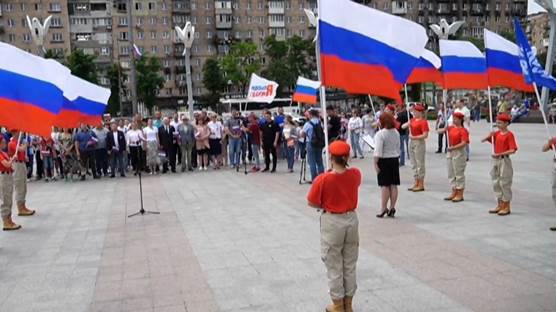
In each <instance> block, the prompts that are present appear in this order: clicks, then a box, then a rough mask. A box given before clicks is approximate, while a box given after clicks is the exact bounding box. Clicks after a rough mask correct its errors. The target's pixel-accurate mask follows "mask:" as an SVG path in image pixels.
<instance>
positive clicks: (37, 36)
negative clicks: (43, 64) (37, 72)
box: [27, 15, 52, 52]
mask: <svg viewBox="0 0 556 312" xmlns="http://www.w3.org/2000/svg"><path fill="white" fill-rule="evenodd" d="M51 19H52V15H50V16H48V17H47V18H46V19H45V20H44V23H43V24H41V21H40V20H39V19H38V18H36V17H33V19H31V18H30V17H29V15H27V26H29V30H30V31H31V37H32V38H33V41H34V42H35V44H36V45H37V46H39V47H40V48H41V49H42V51H43V52H46V50H45V49H44V38H45V37H46V33H47V32H48V29H49V28H50V20H51Z"/></svg>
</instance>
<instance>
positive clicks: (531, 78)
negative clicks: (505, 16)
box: [514, 19, 556, 90]
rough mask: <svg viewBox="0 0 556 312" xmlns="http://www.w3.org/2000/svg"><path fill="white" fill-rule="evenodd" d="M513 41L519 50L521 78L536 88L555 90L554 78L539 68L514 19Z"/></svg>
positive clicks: (555, 81)
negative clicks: (514, 40)
mask: <svg viewBox="0 0 556 312" xmlns="http://www.w3.org/2000/svg"><path fill="white" fill-rule="evenodd" d="M514 26H515V39H516V43H517V46H518V48H519V59H520V65H521V70H522V71H523V76H524V77H525V81H526V82H527V83H535V84H536V85H537V86H540V87H545V88H548V89H550V90H556V78H554V77H552V76H551V75H549V74H548V73H547V72H545V71H544V69H543V68H542V67H541V64H540V63H539V61H538V60H537V57H536V56H535V53H534V52H533V49H531V45H529V41H527V36H525V34H524V33H523V29H522V28H521V24H520V23H519V20H517V19H514Z"/></svg>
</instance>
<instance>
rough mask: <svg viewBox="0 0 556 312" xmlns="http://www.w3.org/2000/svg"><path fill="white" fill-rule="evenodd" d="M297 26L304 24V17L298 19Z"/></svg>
mask: <svg viewBox="0 0 556 312" xmlns="http://www.w3.org/2000/svg"><path fill="white" fill-rule="evenodd" d="M299 24H305V16H300V17H299Z"/></svg>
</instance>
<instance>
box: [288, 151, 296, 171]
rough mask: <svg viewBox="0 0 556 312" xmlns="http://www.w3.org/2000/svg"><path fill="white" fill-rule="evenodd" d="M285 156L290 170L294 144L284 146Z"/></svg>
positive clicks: (293, 156) (293, 155)
mask: <svg viewBox="0 0 556 312" xmlns="http://www.w3.org/2000/svg"><path fill="white" fill-rule="evenodd" d="M286 158H287V159H288V169H290V170H292V169H293V161H294V159H295V145H294V146H288V147H286Z"/></svg>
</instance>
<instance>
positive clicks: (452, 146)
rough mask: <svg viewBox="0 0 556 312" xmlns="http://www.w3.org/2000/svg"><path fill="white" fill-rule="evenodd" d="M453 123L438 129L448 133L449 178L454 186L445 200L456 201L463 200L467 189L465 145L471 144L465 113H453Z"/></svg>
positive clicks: (439, 131) (440, 131)
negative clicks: (464, 122)
mask: <svg viewBox="0 0 556 312" xmlns="http://www.w3.org/2000/svg"><path fill="white" fill-rule="evenodd" d="M452 117H453V125H451V126H448V127H447V128H443V129H438V133H448V157H447V159H448V179H449V180H450V185H451V186H452V193H451V194H450V196H448V197H446V198H444V200H451V201H452V202H454V203H457V202H461V201H463V192H464V190H465V168H466V167H467V153H466V151H465V147H466V146H467V145H468V144H469V131H467V129H465V127H464V126H463V121H464V119H465V115H464V114H463V113H461V112H454V113H453V114H452Z"/></svg>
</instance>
